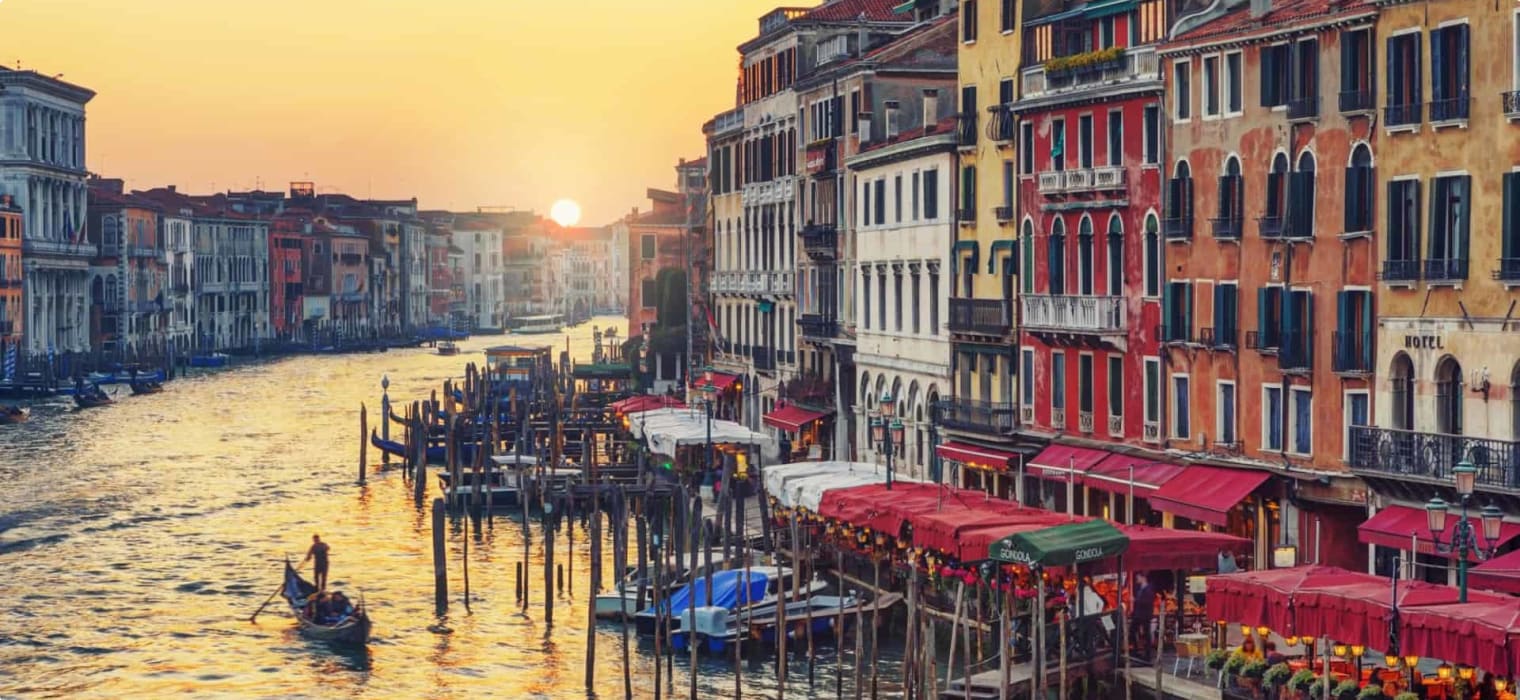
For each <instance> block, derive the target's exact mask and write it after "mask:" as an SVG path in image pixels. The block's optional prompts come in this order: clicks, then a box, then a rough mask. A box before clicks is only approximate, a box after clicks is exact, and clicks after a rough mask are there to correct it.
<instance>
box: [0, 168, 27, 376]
mask: <svg viewBox="0 0 1520 700" xmlns="http://www.w3.org/2000/svg"><path fill="white" fill-rule="evenodd" d="M25 227H26V221H25V214H24V213H23V212H22V211H21V207H18V206H16V203H15V201H14V200H13V199H12V198H11V196H10V195H8V194H0V346H3V347H4V348H9V347H11V346H13V345H17V344H19V343H20V342H21V341H22V338H23V331H25V329H26V323H25V321H26V314H25V313H24V312H25V309H23V308H22V306H21V304H22V297H21V285H22V280H23V279H24V278H23V276H22V275H23V272H22V259H23V258H22V245H21V236H22V231H23V230H24V229H25Z"/></svg>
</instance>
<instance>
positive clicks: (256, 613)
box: [248, 559, 306, 622]
mask: <svg viewBox="0 0 1520 700" xmlns="http://www.w3.org/2000/svg"><path fill="white" fill-rule="evenodd" d="M285 561H286V563H289V562H290V560H289V559H286V560H285ZM301 563H302V564H305V563H306V562H304V561H303V562H301ZM295 570H296V571H300V570H301V567H300V566H297V567H296V568H295ZM283 590H285V582H284V581H283V580H282V581H280V587H279V588H276V589H274V592H273V593H270V594H269V597H268V598H265V599H264V603H263V604H262V605H260V606H259V609H258V610H255V611H253V614H252V615H250V616H248V621H249V622H253V621H254V620H257V619H259V613H261V612H264V608H266V607H268V606H269V601H272V600H274V597H275V596H277V595H279V594H280V591H283Z"/></svg>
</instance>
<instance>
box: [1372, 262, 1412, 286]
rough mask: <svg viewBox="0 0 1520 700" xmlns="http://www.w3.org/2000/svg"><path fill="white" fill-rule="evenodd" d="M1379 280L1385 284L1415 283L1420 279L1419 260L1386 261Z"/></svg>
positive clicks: (1379, 274)
mask: <svg viewBox="0 0 1520 700" xmlns="http://www.w3.org/2000/svg"><path fill="white" fill-rule="evenodd" d="M1378 279H1381V280H1383V281H1384V282H1413V281H1415V280H1418V279H1420V261H1419V260H1384V261H1383V269H1382V271H1381V272H1379V273H1378Z"/></svg>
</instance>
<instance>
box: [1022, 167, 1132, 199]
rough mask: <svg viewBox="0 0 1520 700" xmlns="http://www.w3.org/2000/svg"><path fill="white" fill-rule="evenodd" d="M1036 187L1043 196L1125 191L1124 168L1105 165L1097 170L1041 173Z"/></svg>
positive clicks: (1065, 170)
mask: <svg viewBox="0 0 1520 700" xmlns="http://www.w3.org/2000/svg"><path fill="white" fill-rule="evenodd" d="M1036 178H1037V184H1036V187H1037V188H1038V190H1039V193H1040V194H1043V195H1061V194H1075V193H1078V192H1109V191H1122V190H1124V189H1125V177H1124V167H1123V166H1119V165H1105V166H1101V167H1096V168H1068V169H1064V170H1050V171H1046V172H1043V173H1040V174H1039V175H1038V176H1036Z"/></svg>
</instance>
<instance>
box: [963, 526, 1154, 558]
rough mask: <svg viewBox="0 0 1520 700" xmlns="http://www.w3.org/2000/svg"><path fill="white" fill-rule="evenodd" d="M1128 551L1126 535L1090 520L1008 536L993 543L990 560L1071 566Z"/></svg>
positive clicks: (989, 555) (990, 548)
mask: <svg viewBox="0 0 1520 700" xmlns="http://www.w3.org/2000/svg"><path fill="white" fill-rule="evenodd" d="M1128 549H1129V538H1128V537H1125V536H1124V533H1122V532H1119V530H1118V529H1117V528H1115V527H1114V526H1113V525H1111V524H1109V523H1108V522H1105V521H1102V520H1089V521H1087V522H1080V523H1070V524H1066V525H1056V526H1053V527H1046V528H1042V529H1039V530H1031V531H1026V532H1017V533H1014V534H1011V535H1008V536H1007V537H1004V538H1002V539H1000V540H998V541H996V542H993V543H992V546H991V547H989V548H988V551H987V556H988V558H990V559H993V560H995V561H1001V562H1007V563H1009V564H1022V565H1024V566H1071V565H1073V564H1082V563H1086V562H1090V561H1097V560H1099V559H1107V558H1109V557H1115V556H1119V555H1120V554H1123V553H1124V552H1125V550H1128Z"/></svg>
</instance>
